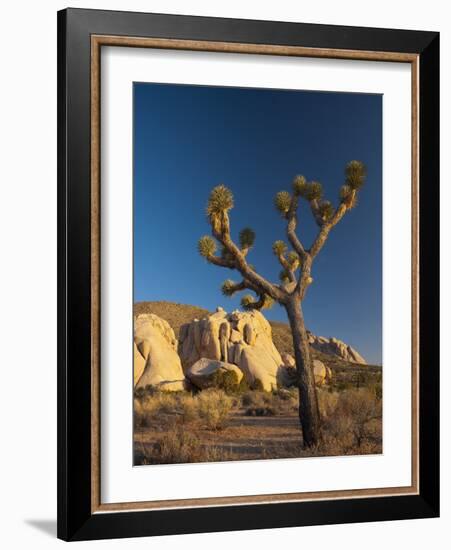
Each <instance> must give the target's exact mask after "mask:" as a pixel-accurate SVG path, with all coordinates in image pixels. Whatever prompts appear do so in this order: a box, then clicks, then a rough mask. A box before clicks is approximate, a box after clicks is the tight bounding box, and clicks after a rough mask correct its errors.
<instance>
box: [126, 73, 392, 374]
mask: <svg viewBox="0 0 451 550" xmlns="http://www.w3.org/2000/svg"><path fill="white" fill-rule="evenodd" d="M352 159H357V160H361V161H363V162H364V163H365V164H366V165H367V169H368V177H367V182H366V184H365V186H364V188H363V189H362V191H361V192H360V196H359V204H358V206H357V207H356V208H355V209H354V210H352V211H351V212H350V213H349V214H347V215H346V216H345V218H344V219H343V220H342V221H341V222H340V224H339V225H338V226H336V227H335V229H334V230H333V231H332V233H331V235H330V237H329V239H328V241H327V243H326V245H325V246H324V248H323V250H322V251H321V253H320V254H319V256H318V257H317V258H316V260H315V263H314V265H313V271H312V275H313V278H314V282H313V284H312V285H311V286H310V287H309V290H308V293H307V297H306V299H305V301H304V304H303V307H304V316H305V321H306V325H307V327H308V328H309V330H311V331H312V332H314V333H315V334H318V335H322V336H335V337H337V338H340V339H341V340H344V341H345V342H346V343H349V344H351V345H352V346H354V347H355V348H356V349H357V350H358V351H359V352H360V353H361V354H362V355H363V356H364V357H365V358H366V359H367V360H368V361H369V362H372V363H379V364H380V363H381V360H382V96H381V95H374V94H351V93H333V92H310V91H308V92H306V91H297V90H296V91H292V90H265V89H253V88H244V89H243V88H221V87H203V86H188V85H165V84H147V83H135V84H134V292H135V295H134V300H135V302H138V301H143V300H167V301H173V302H179V303H184V304H192V305H197V306H201V307H204V308H206V309H209V310H214V309H215V308H216V306H218V305H220V306H223V307H224V308H225V309H226V310H228V311H229V310H232V309H235V308H237V307H239V301H240V296H236V297H234V298H226V297H224V296H222V294H221V291H220V287H221V283H222V282H223V281H224V280H225V279H228V278H231V279H234V280H239V279H240V276H239V274H238V273H235V272H232V271H230V270H228V269H223V268H219V267H216V266H212V265H210V264H208V263H207V262H206V261H205V260H204V259H203V258H201V257H200V256H199V254H198V252H197V241H198V239H199V237H201V236H202V235H204V234H209V233H210V231H209V225H208V223H207V220H206V217H205V206H206V202H207V199H208V195H209V192H210V190H211V189H212V188H213V187H214V186H215V185H217V184H219V183H224V184H225V185H227V186H228V187H229V188H230V189H231V190H232V191H233V194H234V197H235V208H234V209H233V210H232V211H231V213H230V216H231V227H232V236H234V237H235V238H237V237H238V233H239V231H240V230H241V229H242V228H243V227H246V226H250V227H252V228H253V229H254V231H255V232H256V234H257V238H256V242H255V246H254V249H253V251H252V252H251V253H250V255H249V261H250V262H251V263H252V264H253V265H254V266H255V267H256V268H257V270H258V271H259V272H260V273H261V274H262V275H264V276H266V277H268V278H270V279H271V280H273V281H278V273H279V271H280V269H281V266H280V265H279V263H278V262H277V260H276V258H275V257H274V255H273V254H272V251H271V245H272V243H273V242H274V241H275V240H277V239H285V225H284V220H283V219H282V218H281V217H280V215H279V214H278V213H277V212H276V210H275V208H274V206H273V198H274V195H275V194H276V193H277V191H280V190H283V189H286V190H291V181H292V179H293V177H294V176H295V175H296V174H303V175H305V177H306V178H307V179H308V180H313V179H314V180H318V181H321V183H322V184H323V188H324V191H325V198H328V199H329V200H331V201H332V202H333V203H334V204H337V201H338V191H339V188H340V186H341V185H342V183H343V181H344V175H343V170H344V166H345V164H346V163H347V162H348V161H349V160H352ZM317 231H318V228H317V226H316V225H315V224H314V222H313V219H312V216H311V214H310V211H309V209H308V207H307V205H302V207H301V209H300V212H299V224H298V234H299V237H300V239H301V241H302V242H303V243H304V245H305V246H307V247H309V246H310V245H311V243H312V241H313V239H314V237H315V235H316V233H317ZM264 313H265V315H266V316H267V317H268V318H269V319H273V320H278V321H285V322H286V320H287V319H286V314H285V310H284V309H283V308H281V307H280V306H278V305H276V306H274V307H273V309H272V310H265V312H264Z"/></svg>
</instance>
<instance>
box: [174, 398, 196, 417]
mask: <svg viewBox="0 0 451 550" xmlns="http://www.w3.org/2000/svg"><path fill="white" fill-rule="evenodd" d="M177 412H178V413H179V414H180V417H181V420H182V422H192V421H193V420H196V419H197V418H198V417H199V411H198V406H197V397H194V396H193V395H192V394H190V393H187V394H184V395H181V396H179V397H178V400H177Z"/></svg>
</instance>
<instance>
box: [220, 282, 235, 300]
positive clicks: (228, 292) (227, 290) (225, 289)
mask: <svg viewBox="0 0 451 550" xmlns="http://www.w3.org/2000/svg"><path fill="white" fill-rule="evenodd" d="M235 287H236V283H235V282H234V281H232V280H231V279H227V280H226V281H224V282H223V283H222V286H221V292H222V293H223V294H224V296H233V295H234V294H235V292H236V291H235Z"/></svg>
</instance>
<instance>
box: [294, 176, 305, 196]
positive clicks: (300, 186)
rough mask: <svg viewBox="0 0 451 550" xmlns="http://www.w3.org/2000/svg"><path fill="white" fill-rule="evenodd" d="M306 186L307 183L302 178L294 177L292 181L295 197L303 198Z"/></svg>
mask: <svg viewBox="0 0 451 550" xmlns="http://www.w3.org/2000/svg"><path fill="white" fill-rule="evenodd" d="M307 185H308V183H307V180H306V179H305V177H304V176H296V177H295V178H294V180H293V193H294V194H295V195H296V196H297V197H299V196H304V193H305V191H306V188H307Z"/></svg>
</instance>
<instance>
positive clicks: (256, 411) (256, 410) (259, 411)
mask: <svg viewBox="0 0 451 550" xmlns="http://www.w3.org/2000/svg"><path fill="white" fill-rule="evenodd" d="M245 414H246V416H274V415H275V414H276V411H275V409H274V408H273V407H269V406H266V407H250V408H248V409H246V412H245Z"/></svg>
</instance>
